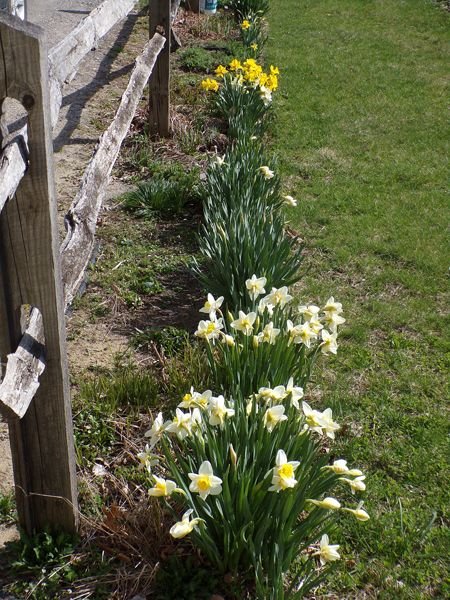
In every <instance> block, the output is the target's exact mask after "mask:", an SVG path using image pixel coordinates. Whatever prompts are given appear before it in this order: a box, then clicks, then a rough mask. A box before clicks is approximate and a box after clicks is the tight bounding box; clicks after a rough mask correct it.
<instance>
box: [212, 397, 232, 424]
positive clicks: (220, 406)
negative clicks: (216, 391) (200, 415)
mask: <svg viewBox="0 0 450 600" xmlns="http://www.w3.org/2000/svg"><path fill="white" fill-rule="evenodd" d="M208 413H209V424H210V425H213V426H214V425H220V426H222V425H223V424H224V421H225V418H226V417H233V416H234V408H227V406H226V404H225V399H224V397H223V396H217V398H216V397H214V396H212V397H211V398H210V399H209V403H208Z"/></svg>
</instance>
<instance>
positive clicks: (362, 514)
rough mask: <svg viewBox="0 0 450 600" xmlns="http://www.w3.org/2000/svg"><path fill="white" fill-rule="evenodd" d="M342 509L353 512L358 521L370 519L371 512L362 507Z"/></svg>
mask: <svg viewBox="0 0 450 600" xmlns="http://www.w3.org/2000/svg"><path fill="white" fill-rule="evenodd" d="M342 510H344V511H345V512H349V513H351V514H352V515H353V516H354V517H355V518H356V519H357V520H358V521H362V522H364V521H368V520H369V519H370V515H369V513H367V512H366V511H365V510H363V509H362V508H355V509H352V508H343V509H342Z"/></svg>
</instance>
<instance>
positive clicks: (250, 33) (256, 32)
mask: <svg viewBox="0 0 450 600" xmlns="http://www.w3.org/2000/svg"><path fill="white" fill-rule="evenodd" d="M245 20H246V21H248V22H249V23H250V27H248V28H247V27H242V24H241V39H242V43H243V45H244V47H245V48H246V53H247V55H248V56H251V57H253V58H256V57H257V56H259V55H260V54H261V52H262V50H263V48H264V45H265V43H266V42H267V34H266V32H265V29H264V21H263V19H261V17H259V16H258V15H256V14H253V13H248V14H247V15H245ZM255 44H256V47H255V46H254V45H255ZM252 46H253V47H252Z"/></svg>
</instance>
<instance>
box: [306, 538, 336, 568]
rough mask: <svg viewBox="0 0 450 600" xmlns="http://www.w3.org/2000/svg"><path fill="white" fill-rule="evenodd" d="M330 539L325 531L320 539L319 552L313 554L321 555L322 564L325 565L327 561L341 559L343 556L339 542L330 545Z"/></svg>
mask: <svg viewBox="0 0 450 600" xmlns="http://www.w3.org/2000/svg"><path fill="white" fill-rule="evenodd" d="M329 542H330V539H329V537H328V536H327V534H326V533H325V534H324V535H323V536H322V539H321V540H320V550H319V551H318V552H314V554H313V556H317V555H318V556H319V558H320V564H321V565H322V566H323V565H324V564H325V563H327V562H333V561H334V560H339V559H340V558H341V556H340V554H339V552H338V548H339V545H338V544H334V545H330V543H329Z"/></svg>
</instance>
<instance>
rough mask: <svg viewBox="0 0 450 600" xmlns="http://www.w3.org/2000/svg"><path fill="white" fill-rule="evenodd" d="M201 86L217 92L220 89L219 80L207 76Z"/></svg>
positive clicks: (208, 90) (206, 89)
mask: <svg viewBox="0 0 450 600" xmlns="http://www.w3.org/2000/svg"><path fill="white" fill-rule="evenodd" d="M201 86H202V88H203V89H204V90H205V91H206V92H217V90H218V89H219V82H218V81H216V80H215V79H211V78H210V77H207V78H206V79H203V81H202V83H201Z"/></svg>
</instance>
